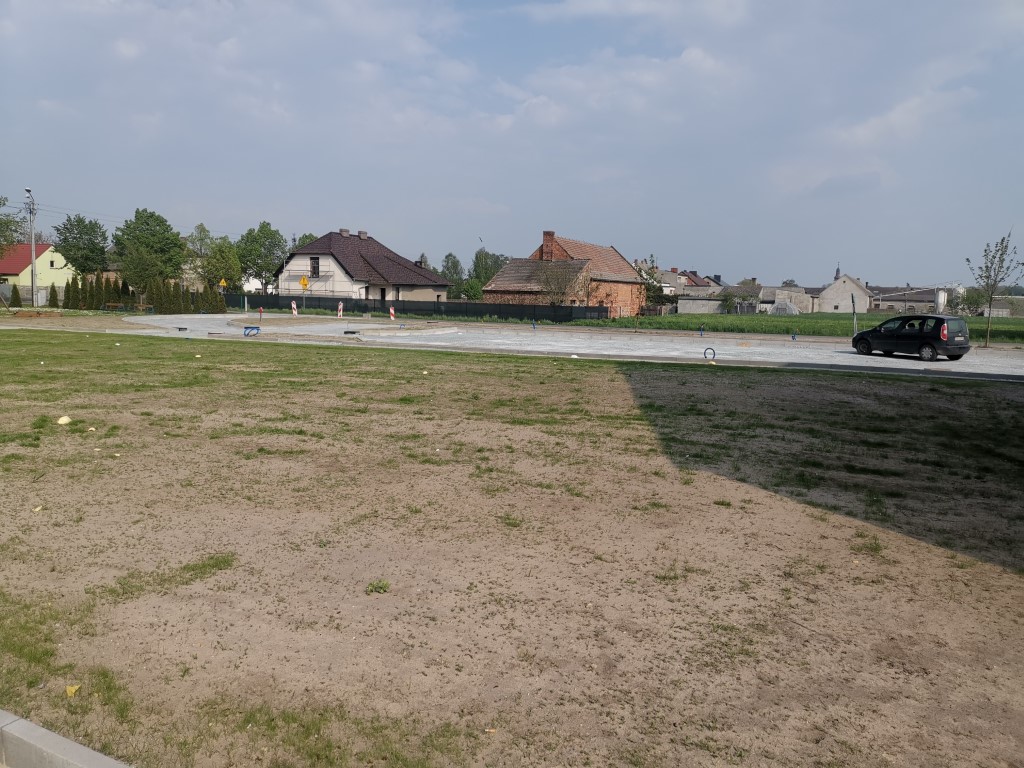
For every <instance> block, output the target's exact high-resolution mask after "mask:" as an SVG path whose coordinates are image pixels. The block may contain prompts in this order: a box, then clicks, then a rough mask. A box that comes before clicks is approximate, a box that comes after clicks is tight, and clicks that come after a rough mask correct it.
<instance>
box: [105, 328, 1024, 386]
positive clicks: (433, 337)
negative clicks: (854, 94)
mask: <svg viewBox="0 0 1024 768" xmlns="http://www.w3.org/2000/svg"><path fill="white" fill-rule="evenodd" d="M125 322H126V323H127V324H132V325H134V326H136V328H135V329H134V330H130V331H129V330H127V329H126V331H125V332H132V333H140V334H147V335H157V336H167V337H179V338H199V337H203V338H217V339H242V338H246V337H244V336H243V328H244V326H245V325H260V326H261V330H260V334H259V335H258V336H250V337H248V339H247V340H248V341H252V342H253V343H259V342H267V341H276V342H290V343H306V344H363V345H370V346H378V347H406V348H415V349H443V350H449V351H462V352H493V353H503V354H525V355H552V356H557V357H570V358H571V357H573V356H576V357H580V358H607V359H616V360H651V361H671V362H688V363H689V362H700V363H710V362H714V363H715V364H716V365H752V366H764V367H792V368H823V369H828V370H860V371H865V370H867V371H878V372H890V373H899V374H904V375H930V376H954V377H958V378H960V377H964V378H985V379H1002V380H1012V381H1020V382H1021V383H1024V349H1022V348H1019V347H1012V346H1006V345H1003V346H998V347H993V348H992V349H982V348H980V347H974V348H973V349H972V350H971V352H970V353H969V354H968V355H967V356H966V357H964V358H963V359H962V360H956V361H953V360H947V359H945V358H940V359H939V360H936V361H935V362H932V363H925V362H922V361H921V360H918V359H917V358H912V357H903V356H893V357H884V356H882V355H871V356H864V355H858V354H857V353H856V352H855V351H854V349H853V347H852V346H851V345H850V341H849V339H845V338H843V339H838V338H822V337H813V336H807V337H798V338H797V339H796V340H793V339H792V338H790V337H788V336H755V335H743V334H706V335H705V336H703V337H701V336H700V335H699V334H696V333H693V332H686V331H684V332H672V331H640V332H633V331H629V330H617V329H615V330H608V329H603V328H602V329H591V328H577V327H565V326H551V325H540V326H537V327H536V328H533V327H531V326H530V325H516V324H510V325H488V324H476V323H466V324H451V323H427V322H423V321H416V322H409V323H402V322H401V321H397V322H388V321H383V322H382V321H364V320H360V319H343V320H339V319H336V318H331V317H324V316H310V317H297V318H296V317H287V316H284V317H282V316H280V315H273V316H271V315H267V316H265V317H264V318H263V320H262V322H260V321H259V320H258V318H257V317H256V316H255V315H253V314H252V313H250V315H249V317H248V318H245V317H242V316H241V315H237V314H229V315H157V316H149V317H129V318H125Z"/></svg>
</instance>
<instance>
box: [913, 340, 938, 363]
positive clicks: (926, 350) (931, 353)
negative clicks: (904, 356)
mask: <svg viewBox="0 0 1024 768" xmlns="http://www.w3.org/2000/svg"><path fill="white" fill-rule="evenodd" d="M917 354H918V355H920V356H921V359H922V360H924V361H925V362H926V363H930V362H931V361H932V360H934V359H935V358H936V357H938V356H939V355H938V353H937V352H936V351H935V347H933V346H932V345H931V344H922V345H921V349H919V350H918V352H917Z"/></svg>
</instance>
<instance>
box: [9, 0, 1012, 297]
mask: <svg viewBox="0 0 1024 768" xmlns="http://www.w3.org/2000/svg"><path fill="white" fill-rule="evenodd" d="M1022 41H1024V0H536V1H535V2H529V1H526V2H514V1H512V0H495V2H483V1H482V0H477V1H475V2H474V1H471V0H308V1H306V2H272V1H271V0H0V64H2V65H3V72H4V78H3V90H2V95H0V132H2V133H0V136H2V138H3V142H2V154H0V195H3V196H6V197H8V198H10V200H11V202H12V203H15V204H18V203H20V202H21V201H22V200H23V197H24V192H23V188H24V187H32V189H33V192H34V193H35V197H36V200H37V202H38V204H39V206H40V218H39V224H40V226H41V227H42V228H49V227H52V226H53V225H54V224H56V223H59V222H60V221H62V220H63V218H64V214H65V213H79V212H80V213H84V214H86V215H88V216H89V217H91V218H99V219H100V220H101V221H102V222H103V223H104V224H105V225H106V226H107V228H108V230H109V231H111V232H112V231H113V228H114V227H115V226H117V225H118V224H120V223H121V222H123V221H124V219H125V218H128V217H130V216H132V215H133V212H134V210H135V209H136V208H142V207H144V208H150V209H151V210H155V211H157V212H159V213H161V214H163V215H164V216H166V217H167V218H168V219H169V220H170V222H171V223H172V224H173V225H174V226H175V227H177V228H179V229H180V230H182V231H183V232H188V231H190V230H191V229H192V228H193V227H194V226H195V225H196V224H197V223H199V222H204V223H205V224H206V225H207V226H208V227H209V228H210V229H211V230H213V231H214V232H217V233H226V234H230V235H232V236H237V235H239V234H240V233H242V232H244V231H245V230H246V229H248V228H249V227H253V226H256V225H258V224H259V222H260V221H261V220H267V221H269V222H270V223H271V224H273V225H274V226H275V227H276V228H277V229H279V230H280V231H281V232H282V233H283V234H284V235H285V236H286V237H288V238H290V237H291V235H292V234H293V233H294V234H301V233H303V232H307V231H308V232H313V233H315V234H318V235H319V234H323V233H325V232H327V231H328V230H331V229H338V228H341V227H346V228H349V229H351V230H353V231H355V230H359V229H364V230H368V231H369V232H370V234H371V235H373V236H374V237H376V238H377V239H379V240H380V241H381V242H383V243H385V244H386V245H388V246H390V247H391V248H393V249H395V250H396V251H398V252H399V253H401V254H402V255H404V256H407V257H410V258H416V257H417V256H418V255H419V254H420V253H421V252H426V254H427V256H428V257H429V259H430V260H431V262H432V263H433V264H435V265H437V264H439V263H440V261H441V258H442V257H443V256H444V254H445V253H447V252H448V251H453V252H455V254H456V255H458V256H459V257H460V259H461V260H462V261H463V263H464V264H467V263H469V262H470V261H471V260H472V254H473V252H474V251H475V250H476V248H478V247H479V246H480V244H481V240H482V242H483V244H484V245H485V246H486V247H487V248H488V249H489V250H491V251H495V252H500V253H504V254H507V255H509V256H517V257H525V256H527V255H529V253H530V252H531V251H532V250H533V249H534V248H536V247H537V246H538V245H539V244H540V241H541V232H542V230H545V229H553V230H555V231H556V232H557V233H558V234H560V235H565V236H567V237H572V238H576V239H579V240H586V241H589V242H594V243H600V244H604V245H614V246H615V247H617V248H618V249H619V250H620V251H621V252H622V253H623V254H624V255H625V256H626V257H627V258H629V259H631V260H632V259H634V258H643V257H646V256H648V255H649V254H652V253H653V254H654V255H655V256H656V258H657V261H658V264H659V266H661V267H663V268H669V267H680V268H686V269H696V270H698V271H699V272H701V273H703V274H711V273H720V274H722V275H723V277H725V279H726V280H729V281H731V282H737V281H739V280H740V279H742V278H744V277H754V276H756V277H758V278H759V279H760V280H761V282H763V283H768V284H772V283H776V284H777V283H779V282H781V281H782V280H783V279H785V278H790V277H792V278H795V279H797V280H798V281H799V282H800V283H801V284H803V285H821V284H823V283H825V282H827V281H829V280H831V278H832V275H833V274H834V272H835V268H836V264H837V263H838V264H839V265H840V266H841V268H842V270H843V271H844V272H849V273H850V274H852V275H853V276H855V277H861V278H863V279H865V280H868V281H869V282H871V283H875V284H903V283H906V282H911V283H914V284H922V285H925V284H933V283H944V282H947V281H953V280H962V281H965V282H966V281H968V280H969V274H968V272H967V269H966V267H965V265H964V257H965V256H979V255H980V253H981V251H982V249H983V247H984V245H985V243H986V242H987V241H994V240H996V239H998V238H999V237H1000V236H1002V235H1004V234H1005V233H1006V232H1007V231H1008V230H1009V229H1010V228H1011V227H1012V226H1014V225H1016V228H1017V229H1016V231H1017V232H1024V193H1022V189H1024V186H1022V185H1024V42H1022ZM1016 239H1017V240H1020V239H1021V238H1020V237H1019V236H1018V237H1017V238H1016Z"/></svg>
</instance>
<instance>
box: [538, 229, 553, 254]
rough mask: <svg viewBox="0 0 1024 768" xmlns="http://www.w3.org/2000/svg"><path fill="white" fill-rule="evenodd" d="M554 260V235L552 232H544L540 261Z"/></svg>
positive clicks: (547, 230) (548, 230)
mask: <svg viewBox="0 0 1024 768" xmlns="http://www.w3.org/2000/svg"><path fill="white" fill-rule="evenodd" d="M554 258H555V233H554V230H550V229H546V230H544V243H543V244H542V245H541V247H540V259H541V261H552V260H553V259H554Z"/></svg>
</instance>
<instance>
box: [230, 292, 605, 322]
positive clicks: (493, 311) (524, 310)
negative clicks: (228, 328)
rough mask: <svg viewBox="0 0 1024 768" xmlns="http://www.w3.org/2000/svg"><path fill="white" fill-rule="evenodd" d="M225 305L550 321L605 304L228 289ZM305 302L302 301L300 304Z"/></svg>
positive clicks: (590, 314)
mask: <svg viewBox="0 0 1024 768" xmlns="http://www.w3.org/2000/svg"><path fill="white" fill-rule="evenodd" d="M224 298H225V299H226V300H227V303H228V307H231V308H233V309H239V308H241V307H243V306H244V302H245V299H246V298H248V299H249V309H259V308H260V307H263V309H291V307H292V302H293V301H294V302H295V304H296V306H298V307H299V308H300V310H301V309H302V307H303V306H305V308H306V309H322V310H326V311H328V312H337V311H338V302H339V301H341V302H342V303H343V304H344V309H345V314H346V315H347V314H355V315H362V314H366V313H367V312H378V313H384V314H386V313H387V312H388V311H389V310H390V308H391V307H394V308H395V315H398V316H400V315H420V316H424V315H425V316H429V317H437V318H441V319H444V318H452V319H457V318H460V317H467V318H468V317H475V318H487V317H492V318H497V319H499V320H546V321H548V322H552V323H567V322H569V321H571V320H604V319H606V318H607V317H608V307H561V306H551V305H549V304H490V303H487V302H482V301H406V300H404V299H399V300H398V301H381V300H380V299H338V298H337V297H331V296H306V297H305V298H303V297H302V296H281V295H279V294H270V295H268V296H261V295H257V294H252V295H248V296H245V295H243V294H240V293H229V294H227V295H226V296H225V297H224ZM303 302H305V304H303Z"/></svg>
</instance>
